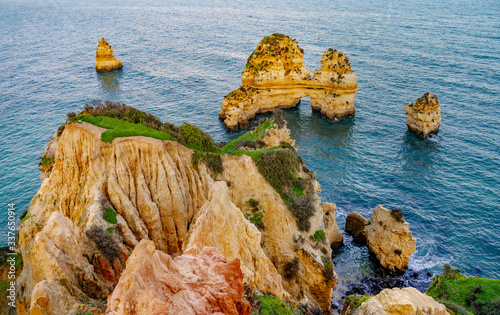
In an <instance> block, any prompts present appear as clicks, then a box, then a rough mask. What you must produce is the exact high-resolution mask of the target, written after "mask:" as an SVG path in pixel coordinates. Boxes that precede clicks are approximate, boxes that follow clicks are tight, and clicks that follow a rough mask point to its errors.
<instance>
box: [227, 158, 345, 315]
mask: <svg viewBox="0 0 500 315" xmlns="http://www.w3.org/2000/svg"><path fill="white" fill-rule="evenodd" d="M223 162H224V172H223V173H222V179H224V180H226V181H227V182H231V186H230V188H229V190H230V196H231V201H232V202H233V203H234V204H235V205H236V207H238V208H239V209H244V208H245V207H246V206H247V202H248V201H249V200H250V199H254V200H256V201H258V202H259V206H260V207H261V211H262V214H263V217H262V220H263V222H264V225H265V228H264V229H263V230H262V231H261V232H262V239H263V241H262V247H263V249H264V252H266V253H267V254H268V257H269V259H270V260H271V262H272V263H273V264H274V266H276V269H277V270H278V272H279V274H281V275H282V277H283V287H284V288H285V290H286V291H287V292H288V293H290V294H291V295H292V297H293V298H294V299H296V300H298V301H300V302H303V303H313V304H316V305H319V306H320V307H322V308H323V309H324V310H329V309H330V301H331V298H332V294H333V293H332V288H333V286H334V285H335V284H336V282H337V275H336V274H335V271H334V270H333V264H332V262H331V260H330V259H329V257H331V249H330V246H329V242H328V240H327V239H325V240H323V241H322V242H320V243H319V244H317V243H316V241H314V240H313V239H312V237H313V235H314V233H315V232H316V231H317V230H323V231H325V226H324V221H323V210H322V209H321V207H320V199H319V197H318V195H317V192H319V191H320V186H319V184H318V183H317V182H316V181H313V183H314V186H315V190H316V193H315V194H314V195H312V196H311V198H312V199H313V205H314V209H315V211H314V214H313V216H312V217H310V219H309V222H310V224H311V228H310V230H309V231H308V232H306V231H299V229H298V227H297V223H296V219H295V218H294V217H293V215H292V213H291V211H290V210H289V209H288V207H287V206H286V204H285V203H284V202H283V200H282V199H281V197H280V195H279V194H278V193H277V192H276V190H275V189H274V188H273V187H272V186H271V185H270V184H269V183H268V182H267V181H266V180H265V179H264V178H263V177H262V176H261V174H260V173H259V171H258V169H257V166H256V165H255V163H254V162H253V160H252V158H251V157H249V156H246V155H242V156H241V157H236V156H224V157H223ZM241 174H244V176H241ZM299 176H300V177H302V178H306V177H307V176H308V175H307V174H301V173H300V174H299ZM322 248H324V249H323V251H325V253H323V252H322ZM294 259H298V270H297V272H296V274H294V275H293V276H292V277H290V278H287V277H285V274H287V271H286V269H287V265H288V264H289V263H290V262H292V261H294ZM327 263H328V264H329V265H330V266H329V267H330V269H329V271H330V274H328V273H327V272H326V269H328V265H327Z"/></svg>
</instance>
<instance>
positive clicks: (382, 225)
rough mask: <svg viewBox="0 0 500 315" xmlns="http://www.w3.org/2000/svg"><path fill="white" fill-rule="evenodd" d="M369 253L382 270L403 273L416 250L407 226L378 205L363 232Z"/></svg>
mask: <svg viewBox="0 0 500 315" xmlns="http://www.w3.org/2000/svg"><path fill="white" fill-rule="evenodd" d="M363 233H364V234H365V236H366V242H367V245H368V249H369V250H370V252H372V253H373V254H375V256H376V257H377V259H378V260H379V262H380V265H381V266H382V267H383V268H386V269H389V270H391V271H397V270H399V271H404V270H405V269H406V268H407V267H408V261H409V260H410V257H411V255H412V254H413V252H414V251H415V250H416V249H417V247H416V240H415V238H414V237H413V235H412V233H411V231H410V229H409V224H408V222H406V221H405V220H404V219H402V218H401V219H399V220H398V219H397V218H395V217H394V216H393V215H392V214H391V211H389V210H388V209H386V208H384V207H382V206H381V205H378V206H377V207H376V208H375V209H374V210H373V213H372V217H371V224H370V225H368V226H366V227H365V230H364V232H363Z"/></svg>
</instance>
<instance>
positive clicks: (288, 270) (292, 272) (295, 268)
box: [283, 257, 299, 280]
mask: <svg viewBox="0 0 500 315" xmlns="http://www.w3.org/2000/svg"><path fill="white" fill-rule="evenodd" d="M297 272H299V257H295V258H294V259H293V260H292V261H287V262H286V264H285V271H284V273H283V276H284V277H285V279H288V280H290V279H292V278H293V277H295V276H296V275H297Z"/></svg>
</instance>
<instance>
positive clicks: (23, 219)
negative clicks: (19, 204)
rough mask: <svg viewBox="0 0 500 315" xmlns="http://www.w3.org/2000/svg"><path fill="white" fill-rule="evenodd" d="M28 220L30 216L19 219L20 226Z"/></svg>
mask: <svg viewBox="0 0 500 315" xmlns="http://www.w3.org/2000/svg"><path fill="white" fill-rule="evenodd" d="M29 218H31V214H29V215H26V216H24V217H23V218H22V219H21V224H23V223H24V221H26V220H28V219H29Z"/></svg>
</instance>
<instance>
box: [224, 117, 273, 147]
mask: <svg viewBox="0 0 500 315" xmlns="http://www.w3.org/2000/svg"><path fill="white" fill-rule="evenodd" d="M275 128H277V123H276V122H275V121H274V119H273V118H268V119H266V120H265V121H264V122H263V123H261V124H260V125H259V126H257V127H256V128H255V129H254V130H252V131H250V132H247V133H244V134H243V135H241V136H240V137H238V138H236V139H234V140H232V141H230V142H228V143H227V144H225V145H224V146H223V147H222V148H221V149H222V151H224V152H228V153H229V152H233V151H234V150H236V149H237V148H238V147H245V146H250V147H254V148H257V146H258V145H260V144H258V143H257V142H258V141H259V140H260V139H261V138H262V137H264V135H265V134H266V130H267V129H275Z"/></svg>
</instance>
